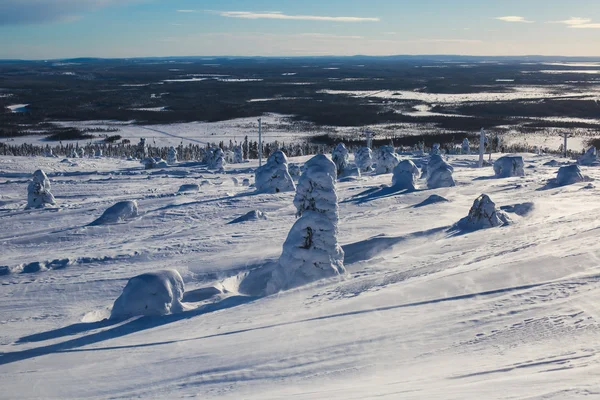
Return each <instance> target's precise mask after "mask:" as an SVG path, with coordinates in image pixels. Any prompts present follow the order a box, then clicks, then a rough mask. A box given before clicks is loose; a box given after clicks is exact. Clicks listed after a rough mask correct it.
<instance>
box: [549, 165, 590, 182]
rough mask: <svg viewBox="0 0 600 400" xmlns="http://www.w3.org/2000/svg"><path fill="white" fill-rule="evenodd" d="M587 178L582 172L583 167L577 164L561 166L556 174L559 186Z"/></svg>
mask: <svg viewBox="0 0 600 400" xmlns="http://www.w3.org/2000/svg"><path fill="white" fill-rule="evenodd" d="M585 180H586V179H585V177H584V176H583V174H582V173H581V168H579V166H578V165H576V164H572V165H565V166H562V167H560V168H559V169H558V174H557V175H556V184H557V185H559V186H565V185H572V184H574V183H579V182H584V181H585Z"/></svg>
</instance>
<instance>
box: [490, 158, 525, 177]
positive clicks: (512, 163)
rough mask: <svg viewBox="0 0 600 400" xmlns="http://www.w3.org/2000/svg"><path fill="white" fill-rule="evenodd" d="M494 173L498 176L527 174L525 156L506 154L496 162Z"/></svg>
mask: <svg viewBox="0 0 600 400" xmlns="http://www.w3.org/2000/svg"><path fill="white" fill-rule="evenodd" d="M494 173H495V174H496V177H498V178H510V177H513V176H525V167H524V163H523V157H521V156H504V157H500V158H499V159H497V160H496V161H495V162H494Z"/></svg>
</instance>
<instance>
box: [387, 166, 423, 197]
mask: <svg viewBox="0 0 600 400" xmlns="http://www.w3.org/2000/svg"><path fill="white" fill-rule="evenodd" d="M393 173H394V175H393V176H392V186H393V187H394V188H397V189H408V190H415V183H416V181H417V179H418V178H419V168H417V166H416V165H415V163H413V162H412V161H410V160H402V161H400V162H399V163H398V165H396V168H394V171H393Z"/></svg>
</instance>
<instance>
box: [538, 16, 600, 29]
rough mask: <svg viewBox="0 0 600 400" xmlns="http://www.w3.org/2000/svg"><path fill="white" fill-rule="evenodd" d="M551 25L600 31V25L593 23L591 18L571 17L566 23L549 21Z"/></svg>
mask: <svg viewBox="0 0 600 400" xmlns="http://www.w3.org/2000/svg"><path fill="white" fill-rule="evenodd" d="M548 23H549V24H563V25H567V26H568V27H569V28H574V29H600V24H598V23H592V20H591V19H590V18H580V17H571V18H569V19H565V20H564V21H548Z"/></svg>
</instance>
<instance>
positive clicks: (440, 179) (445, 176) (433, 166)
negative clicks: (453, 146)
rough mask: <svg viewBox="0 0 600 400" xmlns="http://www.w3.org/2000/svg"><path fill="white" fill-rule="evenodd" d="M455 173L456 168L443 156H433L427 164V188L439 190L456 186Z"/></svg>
mask: <svg viewBox="0 0 600 400" xmlns="http://www.w3.org/2000/svg"><path fill="white" fill-rule="evenodd" d="M453 172H454V168H453V167H452V166H451V165H450V164H448V163H447V162H446V161H445V160H444V159H443V158H442V156H440V155H433V156H431V157H430V158H429V163H428V164H427V187H428V188H429V189H437V188H442V187H451V186H456V182H455V181H454V178H453V177H452V173H453Z"/></svg>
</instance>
